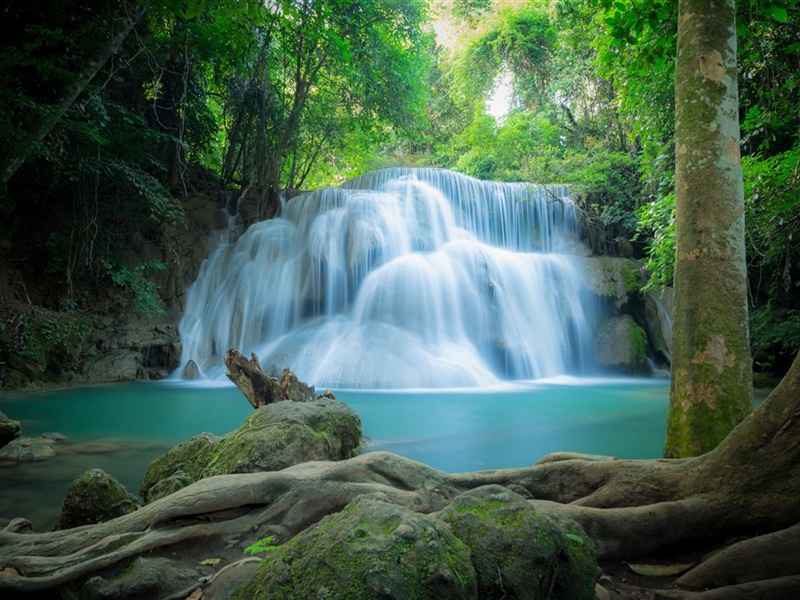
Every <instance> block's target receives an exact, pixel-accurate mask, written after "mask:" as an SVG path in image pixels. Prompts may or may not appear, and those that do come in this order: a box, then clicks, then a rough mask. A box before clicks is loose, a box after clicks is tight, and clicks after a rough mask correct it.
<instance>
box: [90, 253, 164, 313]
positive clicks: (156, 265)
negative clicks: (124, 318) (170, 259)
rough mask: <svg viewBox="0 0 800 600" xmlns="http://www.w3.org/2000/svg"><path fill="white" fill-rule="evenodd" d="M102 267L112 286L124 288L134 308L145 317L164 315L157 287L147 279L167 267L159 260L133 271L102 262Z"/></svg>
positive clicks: (144, 264)
mask: <svg viewBox="0 0 800 600" xmlns="http://www.w3.org/2000/svg"><path fill="white" fill-rule="evenodd" d="M103 266H104V267H105V269H106V272H107V274H108V276H109V277H110V278H111V281H112V282H113V283H114V285H116V286H118V287H121V288H124V289H125V290H127V291H128V292H129V293H130V294H131V295H132V296H133V305H134V308H135V309H136V310H137V311H138V312H139V313H140V314H142V315H145V316H158V315H161V314H164V312H165V311H164V305H163V303H162V302H161V299H160V298H159V296H158V286H157V285H156V284H155V282H153V281H152V280H150V279H149V276H150V275H152V274H153V273H155V272H158V271H163V270H164V269H166V268H167V266H166V265H165V264H164V263H163V262H161V261H159V260H151V261H148V262H145V263H142V264H141V265H139V266H138V267H134V268H133V269H131V268H128V267H124V266H121V265H115V264H112V263H110V262H109V261H104V263H103Z"/></svg>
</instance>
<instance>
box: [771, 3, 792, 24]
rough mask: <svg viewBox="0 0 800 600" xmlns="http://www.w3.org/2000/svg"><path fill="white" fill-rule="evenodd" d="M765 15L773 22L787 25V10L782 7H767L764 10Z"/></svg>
mask: <svg viewBox="0 0 800 600" xmlns="http://www.w3.org/2000/svg"><path fill="white" fill-rule="evenodd" d="M766 12H767V14H768V15H769V16H770V17H772V18H773V19H774V20H776V21H778V22H779V23H788V22H789V13H788V12H787V10H786V9H785V8H784V7H782V6H775V5H774V4H773V5H772V6H768V7H767V10H766Z"/></svg>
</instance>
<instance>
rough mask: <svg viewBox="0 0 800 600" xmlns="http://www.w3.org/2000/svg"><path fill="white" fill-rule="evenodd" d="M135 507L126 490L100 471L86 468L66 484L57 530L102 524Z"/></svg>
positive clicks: (134, 501) (131, 510)
mask: <svg viewBox="0 0 800 600" xmlns="http://www.w3.org/2000/svg"><path fill="white" fill-rule="evenodd" d="M138 507H139V503H138V502H137V501H136V498H134V497H133V496H132V495H131V494H130V493H129V492H128V490H126V489H125V486H123V485H122V484H121V483H119V482H118V481H117V480H116V479H114V478H113V477H112V476H111V475H109V474H108V473H106V472H105V471H103V470H102V469H90V470H89V471H86V472H85V473H84V474H83V475H81V476H80V477H78V479H76V480H75V481H73V482H72V485H70V487H69V490H67V495H66V497H65V498H64V508H63V510H62V512H61V518H60V519H59V523H58V526H59V529H70V528H72V527H78V526H80V525H89V524H93V523H102V522H103V521H110V520H111V519H115V518H116V517H120V516H122V515H126V514H128V513H130V512H133V511H134V510H136V509H137V508H138Z"/></svg>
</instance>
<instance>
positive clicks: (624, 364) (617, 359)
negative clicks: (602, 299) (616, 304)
mask: <svg viewBox="0 0 800 600" xmlns="http://www.w3.org/2000/svg"><path fill="white" fill-rule="evenodd" d="M594 349H595V356H596V357H597V362H598V363H599V364H600V366H602V367H608V368H612V369H616V370H619V371H624V372H627V373H641V372H647V371H648V370H649V366H648V364H647V334H646V333H645V332H644V330H643V329H642V328H641V327H639V325H637V324H636V321H634V320H633V317H631V316H630V315H622V316H619V317H611V318H610V319H607V320H606V321H605V322H604V323H603V324H602V325H601V326H600V329H599V331H598V332H597V337H596V338H595V343H594Z"/></svg>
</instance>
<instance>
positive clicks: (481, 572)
mask: <svg viewBox="0 0 800 600" xmlns="http://www.w3.org/2000/svg"><path fill="white" fill-rule="evenodd" d="M439 518H440V519H442V520H443V521H445V522H446V523H448V524H449V525H450V527H451V529H452V531H453V533H454V534H455V535H456V537H458V538H459V539H460V540H462V541H463V542H464V543H465V544H466V545H467V546H468V547H469V549H470V551H471V556H472V564H473V565H474V566H475V570H476V572H477V575H478V594H479V597H480V598H482V599H486V600H493V599H498V600H499V599H500V598H504V599H506V600H539V599H542V598H557V599H558V600H594V597H595V595H594V586H595V580H596V579H597V576H598V575H599V568H598V566H597V558H596V554H595V549H594V545H593V543H592V541H591V540H590V539H589V538H588V537H587V536H586V534H585V533H584V531H583V530H582V529H581V527H580V525H578V524H577V523H575V522H573V521H569V522H567V521H556V520H555V519H554V518H553V517H551V516H549V515H547V514H544V513H541V512H538V511H537V510H535V509H534V508H533V506H531V504H530V503H528V502H527V501H526V500H525V498H524V497H522V496H520V495H519V494H516V493H514V492H512V491H511V490H509V489H507V488H504V487H501V486H499V485H488V486H484V487H480V488H476V489H474V490H470V491H469V492H466V493H464V494H461V495H459V496H457V497H456V498H455V499H454V500H453V502H452V503H451V504H450V505H449V506H448V507H447V508H445V509H444V510H443V511H442V512H441V513H440V514H439Z"/></svg>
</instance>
